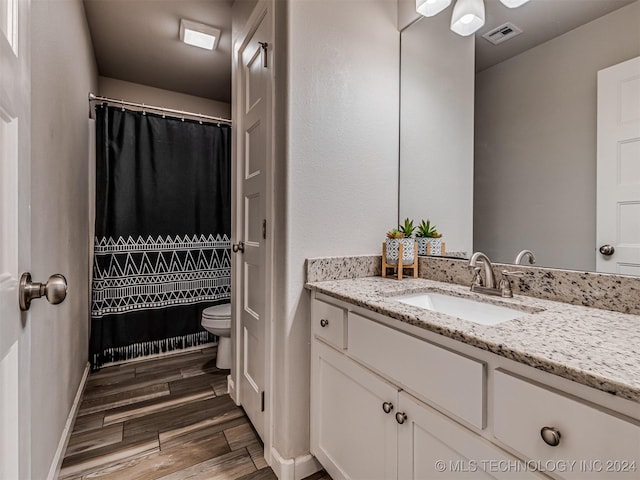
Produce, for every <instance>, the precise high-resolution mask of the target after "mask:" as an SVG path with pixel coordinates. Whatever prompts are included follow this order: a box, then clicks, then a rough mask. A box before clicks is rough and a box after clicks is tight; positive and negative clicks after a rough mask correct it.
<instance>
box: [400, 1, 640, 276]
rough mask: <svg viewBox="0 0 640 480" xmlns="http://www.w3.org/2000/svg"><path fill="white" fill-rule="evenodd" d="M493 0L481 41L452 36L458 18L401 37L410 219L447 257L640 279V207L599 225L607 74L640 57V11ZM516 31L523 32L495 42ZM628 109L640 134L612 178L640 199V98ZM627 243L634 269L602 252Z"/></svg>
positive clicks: (421, 23) (625, 5)
mask: <svg viewBox="0 0 640 480" xmlns="http://www.w3.org/2000/svg"><path fill="white" fill-rule="evenodd" d="M484 1H485V6H486V23H485V25H484V27H483V28H481V29H480V30H479V31H478V32H477V33H476V35H472V36H469V37H460V36H459V35H456V34H455V33H453V32H451V31H450V29H449V21H450V17H451V8H448V9H447V10H444V11H443V12H441V13H440V14H438V15H437V16H435V17H430V18H420V19H418V20H416V21H414V22H413V23H411V24H410V25H408V26H407V27H406V28H404V29H403V30H402V33H401V112H400V119H401V125H400V202H399V217H400V220H403V219H404V218H405V217H410V218H413V219H414V220H416V221H419V220H420V219H422V218H425V219H426V218H429V219H430V220H431V221H432V222H433V223H435V224H436V225H437V226H438V229H439V231H440V232H441V233H442V234H443V239H444V241H445V243H446V245H447V250H448V251H460V252H467V253H468V254H469V255H470V254H471V253H472V252H473V251H483V252H485V253H486V254H488V255H489V257H490V258H491V259H492V260H493V261H496V262H502V263H513V262H514V260H515V257H516V255H517V253H518V252H519V251H520V250H522V249H530V250H532V251H533V252H534V253H535V255H536V259H537V262H536V264H537V265H538V266H545V267H555V268H565V269H573V270H586V271H596V270H598V271H609V272H616V273H621V274H631V275H640V196H638V197H636V199H635V200H630V201H628V202H627V204H626V205H627V207H628V208H625V209H622V210H621V209H618V210H617V211H616V210H614V213H613V214H612V216H616V215H617V217H616V218H617V220H618V221H619V223H618V224H615V225H614V226H613V227H612V226H611V225H610V226H609V227H608V228H609V230H608V231H606V232H604V233H603V232H602V231H601V232H598V231H597V229H598V227H597V222H596V210H597V195H599V193H598V188H600V185H599V184H600V183H601V179H600V178H599V177H600V175H599V174H598V169H597V162H596V159H597V150H598V145H597V128H598V115H599V113H598V98H597V97H598V72H599V71H601V70H603V69H607V68H608V67H611V66H614V65H618V64H621V63H623V62H628V61H631V59H633V58H635V57H638V56H640V27H639V26H640V0H561V1H551V0H531V1H530V2H528V3H526V4H525V5H523V6H522V7H520V8H517V9H508V8H506V7H504V6H503V5H502V4H501V3H500V2H499V1H498V0H484ZM507 22H509V23H510V24H511V25H513V26H515V27H516V29H520V30H522V33H520V34H519V35H515V36H513V37H512V38H508V39H506V40H505V41H503V42H502V43H499V44H497V45H493V44H492V43H490V42H489V41H488V40H486V39H485V38H483V37H482V35H483V34H485V33H487V32H490V31H492V30H494V29H495V28H496V27H499V26H501V25H503V24H505V23H507ZM407 23H408V22H407ZM632 83H633V81H632V82H631V83H630V85H631V84H632ZM635 83H636V84H637V85H635V86H634V85H631V86H632V87H634V88H637V90H634V92H640V75H639V76H638V77H637V78H636V80H635ZM630 88H631V87H630ZM630 91H631V90H630ZM621 101H622V102H623V103H624V105H625V106H624V108H625V109H626V110H625V111H626V112H628V115H629V116H630V117H629V118H630V119H631V123H633V122H635V125H636V127H634V128H636V130H637V131H638V132H639V133H638V135H637V137H638V138H637V139H636V140H635V141H628V142H626V143H625V145H624V151H623V152H622V153H621V156H620V158H619V159H618V166H617V167H615V166H614V168H613V169H614V170H615V169H616V168H618V167H619V168H618V170H617V171H618V173H617V175H618V177H619V178H618V180H620V181H622V182H623V183H624V182H626V183H627V184H629V185H630V186H633V185H635V187H633V188H635V192H636V194H637V193H638V192H640V94H637V93H630V94H629V95H628V96H627V97H625V98H624V99H623V100H621ZM612 102H613V100H612ZM601 109H602V107H601ZM629 112H630V113H629ZM624 115H627V114H624ZM621 148H622V147H621ZM623 210H624V211H623ZM615 212H617V213H615ZM621 239H622V240H621ZM615 242H618V244H625V242H626V244H628V245H630V246H631V247H633V245H634V244H635V247H633V248H631V247H630V250H629V251H630V252H631V253H630V257H629V258H631V260H630V261H625V262H618V261H616V260H615V258H614V257H615V255H613V256H610V257H604V256H602V255H601V254H599V252H598V247H600V246H601V245H600V244H601V243H602V244H605V243H615ZM621 248H622V247H621ZM634 248H635V250H634ZM599 256H600V257H601V258H600V259H599V258H598V257H599Z"/></svg>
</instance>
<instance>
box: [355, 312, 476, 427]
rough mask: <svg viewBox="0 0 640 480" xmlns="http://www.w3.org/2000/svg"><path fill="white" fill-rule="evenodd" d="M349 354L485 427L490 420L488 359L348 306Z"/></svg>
mask: <svg viewBox="0 0 640 480" xmlns="http://www.w3.org/2000/svg"><path fill="white" fill-rule="evenodd" d="M347 331H348V335H347V338H348V352H349V355H351V356H353V357H354V358H356V359H358V360H360V361H362V362H364V363H366V364H367V365H369V366H371V367H372V368H374V369H375V370H377V371H378V372H380V373H381V374H382V375H384V376H386V377H387V378H389V379H390V380H391V381H392V382H393V383H396V384H399V385H400V386H402V387H404V388H406V389H407V390H410V391H411V392H412V393H414V394H416V395H418V396H420V397H422V398H424V399H425V400H427V401H430V402H431V403H433V404H434V405H436V406H438V407H440V408H442V409H444V410H445V411H447V412H450V413H451V414H453V415H455V416H457V417H459V418H461V419H463V420H465V421H466V422H468V423H470V424H471V425H473V426H475V427H478V428H480V429H482V428H484V426H485V414H484V413H485V395H484V393H485V372H484V370H485V368H484V363H482V362H478V361H476V360H472V359H470V358H467V357H463V356H462V355H458V354H456V353H453V352H450V351H449V350H446V349H444V348H441V347H437V346H435V345H433V344H431V343H428V342H426V341H424V340H420V339H418V338H415V337H412V336H411V335H409V334H406V333H402V332H399V331H397V330H394V329H392V328H389V327H386V326H384V325H381V324H379V323H377V322H375V321H373V320H369V319H368V318H365V317H362V316H360V315H358V314H355V313H353V312H349V321H348V329H347Z"/></svg>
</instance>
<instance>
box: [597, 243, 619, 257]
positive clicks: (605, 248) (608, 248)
mask: <svg viewBox="0 0 640 480" xmlns="http://www.w3.org/2000/svg"><path fill="white" fill-rule="evenodd" d="M615 251H616V249H615V248H613V245H602V246H601V247H600V253H601V254H602V255H606V256H607V257H608V256H609V255H613V252H615Z"/></svg>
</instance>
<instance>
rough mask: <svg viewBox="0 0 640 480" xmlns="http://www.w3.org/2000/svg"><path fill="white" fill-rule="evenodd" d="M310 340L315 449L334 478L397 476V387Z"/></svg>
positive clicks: (370, 479)
mask: <svg viewBox="0 0 640 480" xmlns="http://www.w3.org/2000/svg"><path fill="white" fill-rule="evenodd" d="M312 341H313V342H315V344H314V352H315V357H314V358H312V362H313V366H312V369H313V370H314V372H313V382H314V387H313V392H314V394H313V398H312V399H311V405H312V407H311V417H312V433H311V435H312V437H311V453H313V454H314V455H315V456H316V457H317V458H318V460H319V461H320V463H321V464H322V466H323V467H324V468H325V469H326V470H327V472H328V473H329V475H331V478H333V479H334V480H338V479H354V480H358V479H366V480H393V479H395V478H397V458H398V457H397V456H398V434H397V427H398V423H397V422H396V419H395V414H396V412H397V410H396V408H397V405H396V404H397V399H398V390H397V388H396V387H395V386H393V385H391V384H390V383H387V382H386V381H384V380H383V379H381V378H380V377H377V376H375V375H374V374H372V373H370V372H369V371H368V370H366V369H365V368H363V367H361V366H360V365H358V364H357V363H356V362H354V361H353V360H350V359H349V358H347V357H346V356H344V355H342V354H341V353H338V352H337V351H335V350H334V349H333V348H331V347H328V346H326V345H325V344H323V343H321V342H319V341H317V340H312ZM385 408H386V410H385Z"/></svg>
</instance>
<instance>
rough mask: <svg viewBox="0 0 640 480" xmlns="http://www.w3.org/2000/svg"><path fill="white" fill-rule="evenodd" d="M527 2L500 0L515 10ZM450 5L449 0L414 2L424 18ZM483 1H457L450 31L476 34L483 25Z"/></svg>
mask: <svg viewBox="0 0 640 480" xmlns="http://www.w3.org/2000/svg"><path fill="white" fill-rule="evenodd" d="M528 1H529V0H500V2H502V4H503V5H505V6H506V7H509V8H517V7H519V6H521V5H524V4H525V3H527V2H528ZM449 5H451V0H416V12H418V13H419V14H420V15H423V16H425V17H433V16H434V15H437V14H438V13H440V12H441V11H442V10H444V9H445V8H447V7H448V6H449ZM484 17H485V13H484V2H483V0H457V1H456V4H455V5H454V7H453V15H452V16H451V30H453V31H454V32H455V33H457V34H458V35H462V36H463V37H466V36H468V35H471V34H472V33H475V32H477V31H478V30H479V29H480V28H482V26H483V25H484Z"/></svg>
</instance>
